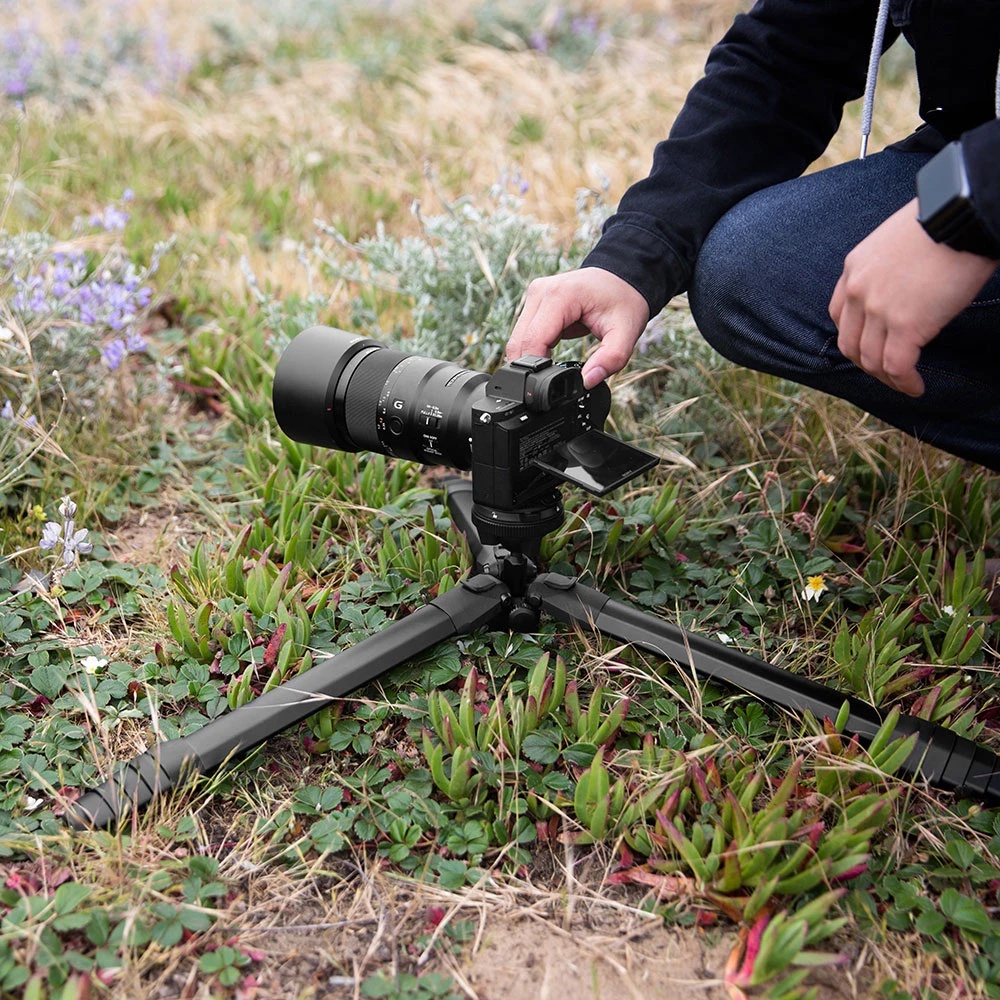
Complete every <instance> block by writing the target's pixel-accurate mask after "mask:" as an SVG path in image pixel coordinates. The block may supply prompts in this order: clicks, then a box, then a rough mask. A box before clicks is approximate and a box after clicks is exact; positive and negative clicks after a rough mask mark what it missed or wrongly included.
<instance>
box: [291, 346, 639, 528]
mask: <svg viewBox="0 0 1000 1000" xmlns="http://www.w3.org/2000/svg"><path fill="white" fill-rule="evenodd" d="M272 401H273V405H274V413H275V416H276V418H277V421H278V425H279V426H280V427H281V429H282V430H283V431H284V432H285V433H286V434H287V435H288V436H289V437H290V438H293V439H294V440H296V441H302V442H304V443H307V444H316V445H320V446H322V447H325V448H335V449H338V450H340V451H374V452H378V453H380V454H383V455H390V456H393V457H396V458H404V459H410V460H413V461H417V462H422V463H424V464H427V465H443V466H448V467H451V468H454V469H460V470H465V471H469V470H471V473H472V489H473V502H474V504H475V505H476V507H477V510H478V514H477V520H479V521H481V522H483V523H496V522H503V523H504V525H505V527H504V529H503V530H504V531H505V532H508V533H509V532H510V531H511V530H513V531H515V532H516V530H517V526H518V525H519V524H521V523H522V522H526V523H525V529H526V530H530V531H533V530H535V528H536V524H535V523H534V522H535V521H536V520H537V518H538V517H541V519H542V520H543V521H545V520H546V518H547V517H548V515H547V514H546V513H545V511H548V510H549V509H550V507H551V506H552V504H553V497H552V494H553V488H554V486H555V485H556V484H557V483H558V482H560V481H565V482H570V483H575V484H576V485H578V486H581V487H583V488H584V489H586V490H588V491H590V492H591V493H595V494H597V495H599V496H601V495H604V494H605V493H608V492H610V491H611V490H613V489H615V488H617V487H618V486H621V485H622V484H623V483H626V482H628V481H629V480H630V479H632V478H634V477H635V476H637V475H639V474H640V473H642V472H644V471H646V470H647V469H649V468H651V467H652V466H653V465H655V464H656V462H657V458H656V457H655V456H654V455H651V454H649V453H648V452H645V451H642V450H640V449H638V448H634V447H632V446H631V445H628V444H626V443H625V442H623V441H619V440H618V439H617V438H614V437H612V436H610V435H608V434H605V433H604V432H603V427H604V422H605V420H606V419H607V416H608V413H609V412H610V409H611V392H610V390H609V389H608V387H607V386H606V385H605V384H603V383H602V384H600V385H599V386H595V387H594V388H593V389H589V390H588V389H585V388H584V385H583V376H582V374H581V370H580V366H579V365H577V364H574V363H555V362H553V361H551V360H550V359H548V358H541V357H534V356H527V357H522V358H518V359H517V360H516V361H512V362H510V363H509V364H506V365H503V366H502V367H501V368H498V369H497V371H496V372H494V373H493V374H492V375H487V374H485V373H483V372H476V371H471V370H469V369H466V368H462V367H460V366H459V365H456V364H454V363H452V362H448V361H440V360H437V359H434V358H426V357H422V356H420V355H415V354H408V353H406V352H404V351H397V350H395V349H393V348H390V347H386V346H385V345H383V344H381V343H379V342H378V341H375V340H372V339H370V338H367V337H364V336H360V335H357V334H352V333H348V332H347V331H344V330H338V329H335V328H333V327H325V326H314V327H310V328H309V329H307V330H304V331H302V332H301V333H300V334H298V335H297V336H296V337H294V338H293V339H292V341H291V342H290V343H289V345H288V347H287V348H286V349H285V351H284V352H283V354H282V356H281V359H280V360H279V362H278V367H277V370H276V371H275V375H274V383H273V388H272ZM539 511H541V512H542V513H540V514H539V513H538V512H539ZM532 512H535V513H534V514H532ZM558 516H559V519H560V520H561V516H562V515H561V508H560V511H559V515H558ZM546 530H549V529H548V528H546Z"/></svg>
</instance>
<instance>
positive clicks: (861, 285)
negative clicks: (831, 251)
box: [830, 198, 998, 396]
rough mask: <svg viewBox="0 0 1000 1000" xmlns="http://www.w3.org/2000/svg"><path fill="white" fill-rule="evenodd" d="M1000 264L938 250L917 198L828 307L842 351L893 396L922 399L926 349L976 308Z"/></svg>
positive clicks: (853, 267)
mask: <svg viewBox="0 0 1000 1000" xmlns="http://www.w3.org/2000/svg"><path fill="white" fill-rule="evenodd" d="M997 263H998V262H997V261H995V260H990V259H989V258H987V257H981V256H979V255H978V254H974V253H965V252H964V251H959V250H953V249H952V248H951V247H949V246H946V245H945V244H943V243H935V242H934V240H932V239H931V238H930V237H929V236H928V235H927V233H926V232H924V229H923V227H922V226H921V225H920V223H919V222H918V221H917V200H916V198H914V199H913V200H912V201H911V202H908V203H907V204H906V205H904V206H903V207H902V208H901V209H900V210H899V211H898V212H896V213H895V214H893V215H891V216H889V218H888V219H886V221H885V222H883V223H882V225H880V226H879V227H878V228H877V229H876V230H875V231H874V232H872V233H871V235H869V236H868V237H867V238H865V239H863V240H862V241H861V242H860V243H859V244H858V245H857V246H856V247H855V248H854V249H853V250H852V251H851V252H850V253H849V254H848V255H847V257H846V258H845V260H844V270H843V273H842V274H841V276H840V280H839V281H838V282H837V286H836V287H835V288H834V290H833V296H832V297H831V299H830V317H831V319H833V322H834V323H835V324H836V326H837V331H838V336H837V347H838V348H839V349H840V352H841V354H843V355H844V356H845V357H848V358H850V359H851V361H853V362H854V363H855V364H856V365H857V366H858V367H859V368H862V369H863V370H864V371H866V372H868V373H869V374H870V375H874V376H875V378H877V379H879V380H881V381H882V382H885V384H886V385H888V386H890V387H891V388H893V389H897V390H898V391H899V392H904V393H906V394H907V395H908V396H920V395H922V394H923V391H924V380H923V379H922V378H921V377H920V373H919V372H918V371H917V368H916V365H917V361H918V359H919V358H920V351H921V349H922V348H923V347H924V346H925V345H926V344H928V343H930V342H931V341H932V340H933V339H934V338H935V337H936V336H937V335H938V334H939V333H940V332H941V329H942V327H944V326H945V324H946V323H948V322H949V321H950V320H952V319H954V318H955V317H956V316H957V315H958V314H959V313H960V312H961V311H962V310H963V309H964V308H965V307H966V306H967V305H969V303H970V302H972V300H973V299H974V298H975V297H976V293H977V292H978V291H979V290H980V289H981V288H982V287H983V285H985V284H986V282H987V281H988V280H989V278H990V276H991V275H992V274H993V272H994V271H995V270H996V267H997Z"/></svg>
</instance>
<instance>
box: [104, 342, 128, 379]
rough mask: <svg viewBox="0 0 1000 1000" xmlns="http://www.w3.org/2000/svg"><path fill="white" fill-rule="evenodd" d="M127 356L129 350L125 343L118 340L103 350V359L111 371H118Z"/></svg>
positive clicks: (106, 345) (108, 344) (105, 346)
mask: <svg viewBox="0 0 1000 1000" xmlns="http://www.w3.org/2000/svg"><path fill="white" fill-rule="evenodd" d="M126 354H128V348H127V347H126V345H125V341H124V340H121V339H120V338H117V339H115V340H112V341H110V343H107V344H105V345H104V347H103V349H102V350H101V359H102V360H103V361H104V363H105V365H107V367H108V370H109V371H117V370H118V368H119V367H120V366H121V363H122V362H123V361H124V360H125V355H126Z"/></svg>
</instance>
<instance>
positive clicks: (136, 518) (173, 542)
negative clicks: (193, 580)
mask: <svg viewBox="0 0 1000 1000" xmlns="http://www.w3.org/2000/svg"><path fill="white" fill-rule="evenodd" d="M192 529H193V525H192V524H191V522H190V519H188V518H186V517H185V516H183V515H182V514H178V513H177V512H176V511H175V510H173V509H172V508H167V507H162V508H156V509H153V510H141V511H138V512H137V513H134V514H132V515H131V516H129V518H128V519H127V520H125V521H123V522H122V523H121V524H120V525H118V526H117V527H116V528H115V529H114V531H111V532H109V533H108V536H107V539H106V541H107V544H108V548H109V549H110V551H111V555H112V557H113V558H114V559H115V560H116V561H117V562H122V563H130V564H132V565H149V564H152V565H154V566H169V565H171V564H172V563H175V562H177V561H178V558H179V557H180V554H181V552H182V551H184V550H188V551H189V550H190V549H191V548H193V547H194V544H195V543H196V542H197V540H198V535H197V534H194V535H193V534H192Z"/></svg>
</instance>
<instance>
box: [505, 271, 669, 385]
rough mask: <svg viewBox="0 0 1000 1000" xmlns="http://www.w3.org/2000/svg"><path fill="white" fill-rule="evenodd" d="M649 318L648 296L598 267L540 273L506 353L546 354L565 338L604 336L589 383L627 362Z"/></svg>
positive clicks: (588, 371) (586, 370)
mask: <svg viewBox="0 0 1000 1000" xmlns="http://www.w3.org/2000/svg"><path fill="white" fill-rule="evenodd" d="M648 320H649V306H648V304H647V302H646V299H645V298H644V297H643V296H642V294H641V293H640V292H638V291H637V290H636V289H635V288H633V287H632V285H630V284H629V283H628V282H626V281H625V280H624V279H622V278H619V277H618V276H617V275H615V274H612V273H611V272H609V271H605V270H603V269H602V268H598V267H586V268H582V269H580V270H577V271H569V272H566V273H563V274H558V275H553V276H551V277H548V278H539V279H536V280H535V281H533V282H532V283H531V284H530V285H529V286H528V291H527V293H526V294H525V299H524V305H523V307H522V309H521V313H520V315H519V316H518V318H517V322H516V323H515V324H514V329H513V331H512V332H511V335H510V339H509V340H508V342H507V358H508V360H511V361H513V360H514V359H516V358H519V357H521V356H522V355H525V354H537V355H541V356H543V357H547V356H548V355H550V354H551V353H552V349H553V347H555V345H556V344H557V343H558V342H559V341H560V340H566V339H570V338H573V337H581V336H585V335H587V334H590V335H592V336H594V337H595V338H596V339H597V340H598V341H600V343H599V346H598V347H597V348H596V350H595V351H594V352H593V353H592V354H591V356H590V358H589V359H588V360H587V363H586V364H585V365H584V367H583V379H584V385H585V386H586V387H587V388H588V389H589V388H593V387H594V386H595V385H597V384H598V382H601V381H603V380H604V379H606V378H608V377H609V376H610V375H614V374H615V373H616V372H619V371H621V370H622V368H624V367H625V365H626V364H627V362H628V360H629V358H630V357H631V355H632V352H633V351H634V350H635V345H636V343H637V341H638V340H639V337H640V335H641V334H642V331H643V330H644V329H645V327H646V323H647V321H648Z"/></svg>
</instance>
